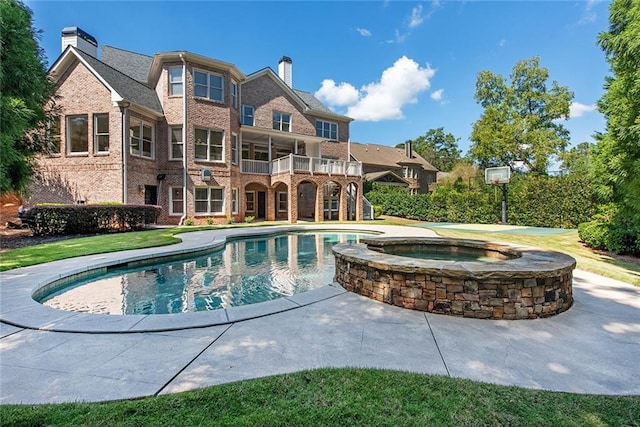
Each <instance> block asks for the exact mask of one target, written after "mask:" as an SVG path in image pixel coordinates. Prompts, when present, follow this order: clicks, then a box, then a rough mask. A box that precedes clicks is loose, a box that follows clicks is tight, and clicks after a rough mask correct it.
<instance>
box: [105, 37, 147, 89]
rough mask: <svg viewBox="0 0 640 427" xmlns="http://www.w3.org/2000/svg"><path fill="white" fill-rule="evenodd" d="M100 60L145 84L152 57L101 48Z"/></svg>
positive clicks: (108, 47) (116, 49)
mask: <svg viewBox="0 0 640 427" xmlns="http://www.w3.org/2000/svg"><path fill="white" fill-rule="evenodd" d="M100 60H101V61H102V62H104V63H105V64H107V65H109V66H110V67H112V68H115V69H116V70H118V71H120V72H121V73H123V74H125V75H127V76H129V77H131V78H132V79H134V80H137V81H139V82H140V83H144V84H147V83H148V81H149V70H150V69H151V64H152V63H153V57H152V56H147V55H142V54H140V53H135V52H129V51H128V50H124V49H118V48H117V47H111V46H102V47H101V48H100Z"/></svg>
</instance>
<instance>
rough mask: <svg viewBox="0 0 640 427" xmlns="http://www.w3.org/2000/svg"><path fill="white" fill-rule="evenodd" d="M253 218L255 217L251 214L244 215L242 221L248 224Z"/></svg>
mask: <svg viewBox="0 0 640 427" xmlns="http://www.w3.org/2000/svg"><path fill="white" fill-rule="evenodd" d="M254 219H256V218H255V217H254V216H251V215H249V216H245V217H244V222H246V223H247V224H249V223H252V222H253V220H254Z"/></svg>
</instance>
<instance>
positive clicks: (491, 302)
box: [334, 239, 575, 319]
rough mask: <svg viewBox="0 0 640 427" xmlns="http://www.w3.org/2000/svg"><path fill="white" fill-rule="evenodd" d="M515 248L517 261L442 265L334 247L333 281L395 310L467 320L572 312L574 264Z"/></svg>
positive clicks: (566, 258) (357, 247) (363, 246)
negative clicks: (397, 307)
mask: <svg viewBox="0 0 640 427" xmlns="http://www.w3.org/2000/svg"><path fill="white" fill-rule="evenodd" d="M414 240H415V239H414ZM443 240H446V241H449V242H453V240H452V239H443ZM414 243H415V242H414ZM458 243H459V242H458ZM494 246H495V245H494ZM505 249H506V250H511V251H513V250H515V249H514V247H513V246H509V248H505ZM516 249H517V251H521V253H522V256H520V257H517V258H514V259H508V260H504V261H498V262H495V263H482V262H453V263H448V264H447V263H443V262H437V261H429V260H422V259H412V258H406V257H402V256H396V255H389V254H385V253H381V252H378V251H372V250H370V249H368V248H367V245H366V244H354V245H344V244H342V245H336V246H334V255H335V264H336V275H335V281H336V282H337V283H339V284H340V285H341V286H343V287H344V288H345V289H347V290H348V291H351V292H355V293H358V294H361V295H364V296H367V297H369V298H372V299H375V300H377V301H381V302H385V303H388V304H393V305H396V306H399V307H404V308H409V309H414V310H421V311H427V312H431V313H439V314H447V315H453V316H462V317H471V318H481V319H535V318H539V317H548V316H552V315H555V314H558V313H561V312H563V311H565V310H567V309H568V308H569V307H571V304H572V302H573V295H572V281H573V269H574V268H575V260H574V259H573V258H571V257H569V256H568V255H565V254H561V253H557V252H546V251H540V250H536V249H533V248H530V249H524V250H522V249H521V248H516Z"/></svg>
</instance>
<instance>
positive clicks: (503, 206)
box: [502, 183, 507, 224]
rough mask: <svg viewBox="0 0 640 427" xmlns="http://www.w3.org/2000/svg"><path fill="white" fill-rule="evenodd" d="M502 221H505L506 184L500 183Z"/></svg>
mask: <svg viewBox="0 0 640 427" xmlns="http://www.w3.org/2000/svg"><path fill="white" fill-rule="evenodd" d="M502 223H503V224H506V223H507V184H506V183H504V184H502Z"/></svg>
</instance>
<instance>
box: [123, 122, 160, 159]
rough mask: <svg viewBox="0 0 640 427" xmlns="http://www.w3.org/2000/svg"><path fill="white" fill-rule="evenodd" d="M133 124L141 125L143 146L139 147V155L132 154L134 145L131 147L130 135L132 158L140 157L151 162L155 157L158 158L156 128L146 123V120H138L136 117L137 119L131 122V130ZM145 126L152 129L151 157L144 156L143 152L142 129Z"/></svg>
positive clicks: (141, 133)
mask: <svg viewBox="0 0 640 427" xmlns="http://www.w3.org/2000/svg"><path fill="white" fill-rule="evenodd" d="M132 122H137V123H139V125H140V144H141V145H140V146H139V147H138V149H139V153H137V154H136V153H134V152H132V151H131V150H132V149H133V148H132V145H131V135H129V154H130V155H131V156H134V157H140V158H141V159H151V160H153V159H155V157H156V127H155V126H154V125H152V124H151V123H149V122H145V121H144V120H142V119H138V118H137V117H136V118H132V119H131V120H130V121H129V129H131V123H132ZM144 125H147V126H149V127H150V128H151V156H145V155H144V154H143V150H142V141H143V139H142V135H143V134H144V132H142V128H143V126H144Z"/></svg>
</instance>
